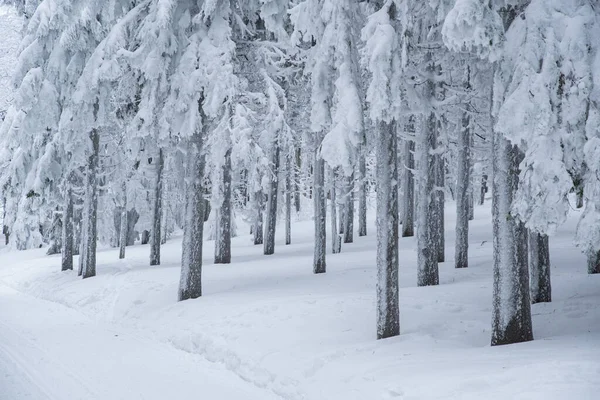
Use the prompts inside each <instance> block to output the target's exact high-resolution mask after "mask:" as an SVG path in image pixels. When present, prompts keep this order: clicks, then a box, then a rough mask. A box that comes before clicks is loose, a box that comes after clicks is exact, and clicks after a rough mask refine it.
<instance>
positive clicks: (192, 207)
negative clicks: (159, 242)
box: [178, 133, 205, 301]
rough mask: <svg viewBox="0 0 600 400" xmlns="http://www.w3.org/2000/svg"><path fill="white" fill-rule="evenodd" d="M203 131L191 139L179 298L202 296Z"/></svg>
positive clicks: (180, 299)
mask: <svg viewBox="0 0 600 400" xmlns="http://www.w3.org/2000/svg"><path fill="white" fill-rule="evenodd" d="M203 141H204V138H203V133H202V134H196V135H194V137H193V138H192V140H191V143H190V144H191V146H190V147H191V148H190V149H189V152H188V161H187V162H188V174H189V182H188V184H187V188H186V190H187V195H186V199H187V200H186V206H185V216H186V217H185V219H184V220H185V226H184V231H183V242H182V256H181V276H180V280H179V293H178V299H179V301H182V300H187V299H195V298H197V297H200V296H202V243H203V237H202V234H203V230H204V216H205V215H204V214H205V209H204V208H205V205H204V203H205V202H204V196H203V188H202V181H203V179H204V154H203V149H202V147H203Z"/></svg>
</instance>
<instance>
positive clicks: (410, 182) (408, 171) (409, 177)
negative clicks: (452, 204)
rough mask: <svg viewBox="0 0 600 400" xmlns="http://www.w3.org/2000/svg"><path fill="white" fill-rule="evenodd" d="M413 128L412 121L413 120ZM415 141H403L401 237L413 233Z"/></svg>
mask: <svg viewBox="0 0 600 400" xmlns="http://www.w3.org/2000/svg"><path fill="white" fill-rule="evenodd" d="M413 130H414V122H413ZM414 151H415V142H414V141H412V140H405V141H404V163H405V168H403V178H404V196H403V198H402V200H403V202H404V204H403V207H402V211H403V212H404V215H403V217H402V237H411V236H414V234H415V178H414V175H413V171H414V169H415V155H414Z"/></svg>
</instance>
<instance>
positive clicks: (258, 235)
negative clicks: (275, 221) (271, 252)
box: [253, 189, 265, 245]
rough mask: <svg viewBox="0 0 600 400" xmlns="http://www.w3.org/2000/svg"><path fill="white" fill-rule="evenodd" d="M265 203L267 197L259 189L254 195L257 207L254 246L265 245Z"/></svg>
mask: <svg viewBox="0 0 600 400" xmlns="http://www.w3.org/2000/svg"><path fill="white" fill-rule="evenodd" d="M264 202H265V195H264V194H263V191H262V189H259V190H258V191H256V192H255V193H254V207H255V212H256V214H255V219H254V229H253V232H254V244H255V245H257V244H263V208H264Z"/></svg>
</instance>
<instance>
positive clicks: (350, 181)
mask: <svg viewBox="0 0 600 400" xmlns="http://www.w3.org/2000/svg"><path fill="white" fill-rule="evenodd" d="M344 179H345V187H344V243H352V242H354V174H352V175H350V176H346V177H344Z"/></svg>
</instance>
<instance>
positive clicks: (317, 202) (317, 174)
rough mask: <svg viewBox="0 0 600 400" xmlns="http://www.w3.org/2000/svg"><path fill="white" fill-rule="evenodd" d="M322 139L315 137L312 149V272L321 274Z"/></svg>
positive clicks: (323, 210) (323, 232)
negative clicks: (313, 232)
mask: <svg viewBox="0 0 600 400" xmlns="http://www.w3.org/2000/svg"><path fill="white" fill-rule="evenodd" d="M322 140H323V134H322V133H321V134H318V135H316V137H315V147H314V149H313V157H314V162H313V201H314V218H315V248H314V259H313V272H314V273H315V274H321V273H324V272H325V271H326V268H327V266H326V253H325V251H326V243H327V227H326V215H327V210H326V201H325V160H323V159H322V158H321V156H320V155H319V147H320V146H321V141H322Z"/></svg>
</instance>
